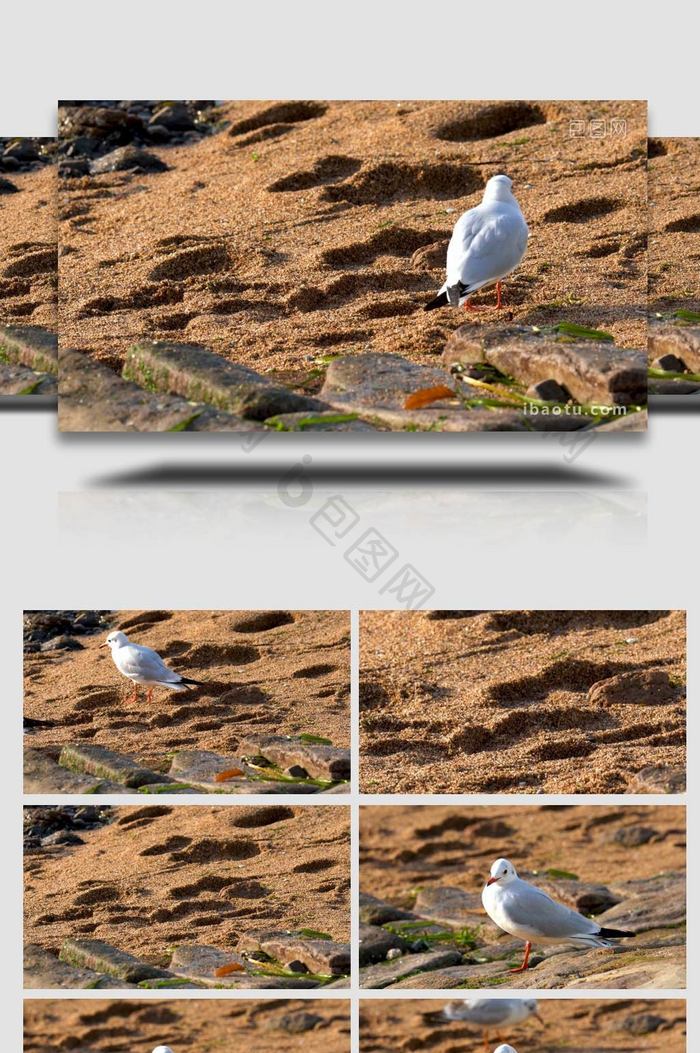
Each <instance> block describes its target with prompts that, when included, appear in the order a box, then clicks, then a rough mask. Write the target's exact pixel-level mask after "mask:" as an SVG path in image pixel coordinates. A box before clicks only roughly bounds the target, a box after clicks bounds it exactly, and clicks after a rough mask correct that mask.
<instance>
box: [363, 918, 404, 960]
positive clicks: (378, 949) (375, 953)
mask: <svg viewBox="0 0 700 1053" xmlns="http://www.w3.org/2000/svg"><path fill="white" fill-rule="evenodd" d="M407 946H408V945H407V943H406V941H405V940H404V939H402V938H401V937H400V936H395V935H394V933H393V932H387V931H386V929H382V928H380V927H379V926H377V925H365V924H363V923H362V922H360V965H370V964H372V963H373V962H383V961H384V960H385V959H386V957H387V954H388V952H389V951H391V950H397V949H398V950H400V951H403V950H405V949H406V947H407Z"/></svg>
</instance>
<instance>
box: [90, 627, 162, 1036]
mask: <svg viewBox="0 0 700 1053" xmlns="http://www.w3.org/2000/svg"><path fill="white" fill-rule="evenodd" d="M128 642H129V637H128V636H127V635H126V633H119V632H117V633H110V634H109V636H108V637H107V639H106V640H105V642H104V643H103V644H102V646H103V647H109V648H110V649H111V650H112V651H113V650H114V649H115V648H116V647H123V646H124V644H128ZM159 1048H160V1049H161V1050H162V1049H167V1046H161V1047H159Z"/></svg>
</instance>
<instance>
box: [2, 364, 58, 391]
mask: <svg viewBox="0 0 700 1053" xmlns="http://www.w3.org/2000/svg"><path fill="white" fill-rule="evenodd" d="M47 380H49V378H48V377H47V376H46V374H44V373H35V372H34V370H33V369H27V368H26V367H25V366H16V365H7V364H6V363H5V362H3V361H2V360H0V395H43V394H46V395H48V394H50V393H51V392H50V391H48V390H46V381H47Z"/></svg>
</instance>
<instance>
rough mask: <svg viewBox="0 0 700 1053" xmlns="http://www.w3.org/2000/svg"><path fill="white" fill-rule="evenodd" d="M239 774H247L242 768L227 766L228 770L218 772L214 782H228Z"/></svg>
mask: <svg viewBox="0 0 700 1053" xmlns="http://www.w3.org/2000/svg"><path fill="white" fill-rule="evenodd" d="M239 775H245V772H244V771H243V769H242V768H227V769H226V771H218V772H217V773H216V775H215V776H214V782H228V780H229V779H237V778H238V776H239Z"/></svg>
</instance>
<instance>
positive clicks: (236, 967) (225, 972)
mask: <svg viewBox="0 0 700 1053" xmlns="http://www.w3.org/2000/svg"><path fill="white" fill-rule="evenodd" d="M243 972H245V967H244V966H242V965H241V964H240V962H231V963H230V964H229V965H220V966H219V968H218V969H215V970H214V976H229V975H230V974H231V973H243Z"/></svg>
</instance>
